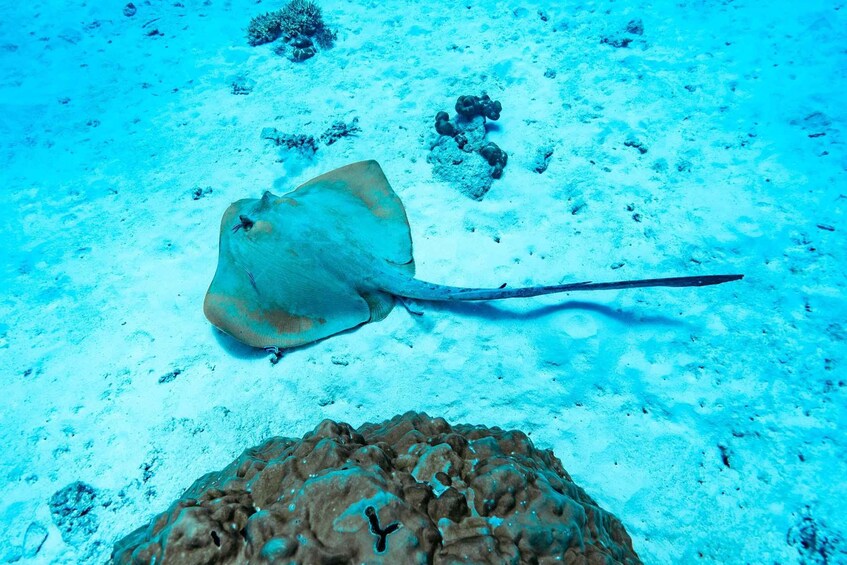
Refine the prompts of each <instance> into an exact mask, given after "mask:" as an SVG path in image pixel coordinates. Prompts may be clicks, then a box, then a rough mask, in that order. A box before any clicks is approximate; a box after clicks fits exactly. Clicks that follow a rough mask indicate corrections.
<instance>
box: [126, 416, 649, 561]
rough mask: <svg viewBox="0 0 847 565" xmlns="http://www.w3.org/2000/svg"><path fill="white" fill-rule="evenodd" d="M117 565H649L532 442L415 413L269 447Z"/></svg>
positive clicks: (155, 527)
mask: <svg viewBox="0 0 847 565" xmlns="http://www.w3.org/2000/svg"><path fill="white" fill-rule="evenodd" d="M112 558H113V562H114V563H119V564H129V563H133V564H141V563H156V564H167V563H180V564H186V565H188V564H193V563H198V564H199V563H248V562H249V563H310V564H320V563H351V564H352V563H386V564H390V563H436V564H447V563H492V564H495V563H496V564H500V563H547V562H553V561H556V562H564V563H603V564H614V563H624V564H636V563H640V561H639V559H638V556H637V555H636V554H635V552H634V551H633V549H632V544H631V541H630V538H629V536H628V535H627V533H626V531H625V530H624V528H623V525H622V524H621V523H620V522H619V521H618V519H617V518H615V517H614V516H613V515H611V514H609V513H608V512H606V511H605V510H603V509H601V508H599V507H598V506H597V504H596V503H595V502H594V501H593V500H592V499H591V498H590V497H589V496H588V495H587V494H586V493H585V491H583V490H582V489H581V488H580V487H578V486H577V485H575V484H574V483H573V481H572V480H571V478H570V477H569V476H568V474H567V473H566V472H565V470H564V469H563V468H562V465H561V463H560V462H559V460H558V459H557V458H556V457H555V456H554V455H553V453H552V452H551V451H548V450H539V449H536V448H535V447H534V446H533V445H532V442H531V441H530V440H529V438H527V436H526V435H525V434H523V433H522V432H519V431H504V430H501V429H499V428H486V427H483V426H470V425H457V426H450V425H449V424H448V423H447V422H445V421H444V420H443V419H441V418H430V417H428V416H427V415H425V414H417V413H412V412H410V413H407V414H404V415H402V416H396V417H395V418H393V419H392V420H389V421H386V422H382V423H379V424H365V425H363V426H361V427H360V428H358V429H353V428H352V427H350V426H349V425H347V424H343V423H336V422H332V421H330V420H325V421H324V422H322V423H321V424H320V425H319V426H318V427H317V428H316V429H315V430H314V431H313V432H310V433H308V434H306V435H305V436H304V437H303V439H301V440H295V439H290V438H282V437H276V438H272V439H270V440H268V441H266V442H265V443H263V444H262V445H259V446H257V447H254V448H251V449H248V450H247V451H245V452H244V453H243V454H242V455H241V456H240V457H238V458H237V459H236V460H235V461H233V462H232V463H231V464H229V465H228V466H227V467H226V468H225V469H223V470H222V471H220V472H216V473H209V474H207V475H205V476H203V477H201V478H200V479H198V480H197V481H196V482H195V483H194V484H193V485H192V486H191V487H190V488H189V489H188V490H187V491H186V492H185V493H184V494H183V496H182V497H181V498H180V499H179V500H177V501H176V502H174V503H173V504H172V505H171V507H170V508H169V509H168V510H167V511H166V512H164V513H162V514H160V515H158V516H156V517H154V518H153V519H152V520H151V521H150V523H149V524H146V525H144V526H142V527H140V528H139V529H137V530H136V531H134V532H132V533H131V534H129V535H128V536H127V537H125V538H124V539H122V540H120V541H118V542H117V543H116V544H115V548H114V551H113V555H112Z"/></svg>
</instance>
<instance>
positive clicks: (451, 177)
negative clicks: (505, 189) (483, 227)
mask: <svg viewBox="0 0 847 565" xmlns="http://www.w3.org/2000/svg"><path fill="white" fill-rule="evenodd" d="M455 108H456V117H455V119H452V120H451V119H450V115H449V114H448V113H447V112H438V113H437V114H436V115H435V131H436V132H438V134H439V135H440V136H442V138H439V139H438V140H437V141H436V142H435V144H434V145H433V146H432V147H431V152H430V155H429V157H428V159H429V162H430V163H432V164H433V165H434V166H435V172H436V174H438V175H439V176H440V177H442V178H443V179H444V180H445V181H447V182H454V183H457V184H458V185H459V188H460V190H461V191H462V192H463V193H465V194H467V195H468V196H470V197H471V198H474V199H477V200H479V199H481V198H482V197H483V196H484V195H485V193H486V192H488V190H489V188H491V179H499V178H500V177H501V176H502V175H503V168H504V167H505V166H506V163H507V161H508V155H506V152H505V151H503V150H502V149H500V147H498V145H497V144H496V143H494V142H493V141H489V140H487V139H485V134H486V129H485V123H486V120H492V121H496V120H498V119H500V112H501V111H502V110H503V106H502V105H501V104H500V102H499V101H496V100H492V99H491V97H489V96H488V95H487V94H483V95H482V96H472V95H465V96H459V98H458V99H457V100H456V107H455ZM444 138H451V139H452V140H453V141H455V144H450V143H446V142H445V141H444ZM462 153H465V154H472V155H478V156H479V157H481V158H482V159H481V160H474V159H473V158H468V157H467V156H466V155H463V154H462ZM482 164H487V165H488V167H487V175H486V176H487V177H488V178H481V175H480V174H479V172H480V171H479V169H481V168H484V167H482V166H481V165H482ZM457 168H458V170H457Z"/></svg>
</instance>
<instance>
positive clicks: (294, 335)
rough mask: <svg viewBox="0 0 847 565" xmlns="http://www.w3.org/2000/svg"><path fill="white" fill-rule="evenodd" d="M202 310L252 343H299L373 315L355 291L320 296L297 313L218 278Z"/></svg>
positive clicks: (225, 329)
mask: <svg viewBox="0 0 847 565" xmlns="http://www.w3.org/2000/svg"><path fill="white" fill-rule="evenodd" d="M203 312H204V313H205V314H206V318H208V320H209V321H210V322H211V323H212V324H213V325H214V326H215V327H217V328H218V329H220V330H221V331H223V332H225V333H227V334H229V335H231V336H232V337H234V338H235V339H237V340H239V341H241V342H242V343H246V344H247V345H250V346H252V347H280V348H291V347H298V346H301V345H305V344H307V343H311V342H313V341H318V340H321V339H323V338H325V337H329V336H331V335H333V334H337V333H339V332H343V331H345V330H349V329H351V328H355V327H356V326H358V325H361V324H363V323H365V322H368V321H369V320H370V319H371V310H370V308H369V306H368V303H367V302H365V300H363V299H362V298H361V297H360V296H358V295H356V294H351V295H343V296H339V295H325V296H321V297H318V298H316V301H315V307H314V308H311V309H310V310H309V311H308V312H301V311H297V312H296V313H295V309H293V308H290V307H288V306H286V305H283V304H280V302H279V301H274V300H268V299H267V298H266V297H262V296H261V295H258V294H257V293H256V292H255V291H254V290H253V289H252V288H247V286H246V285H244V284H240V285H238V286H237V287H233V286H229V287H227V286H226V285H216V284H215V281H213V282H212V286H211V287H210V289H209V292H208V293H207V294H206V299H205V301H204V302H203Z"/></svg>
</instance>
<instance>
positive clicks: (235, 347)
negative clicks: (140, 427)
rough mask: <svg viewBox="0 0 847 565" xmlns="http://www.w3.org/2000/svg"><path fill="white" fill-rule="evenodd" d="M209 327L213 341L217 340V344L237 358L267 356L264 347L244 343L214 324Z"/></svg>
mask: <svg viewBox="0 0 847 565" xmlns="http://www.w3.org/2000/svg"><path fill="white" fill-rule="evenodd" d="M210 328H211V332H212V335H213V336H214V338H215V341H217V342H218V345H220V346H221V348H222V349H223V350H224V351H226V352H227V353H229V354H230V355H232V356H233V357H235V358H237V359H262V358H265V357H267V356H268V352H267V351H265V350H264V349H259V348H257V347H251V346H249V345H245V344H243V343H241V342H240V341H238V340H237V339H235V338H234V337H232V336H230V335H228V334H225V333H224V332H222V331H221V330H219V329H218V328H216V327H214V326H211V325H210Z"/></svg>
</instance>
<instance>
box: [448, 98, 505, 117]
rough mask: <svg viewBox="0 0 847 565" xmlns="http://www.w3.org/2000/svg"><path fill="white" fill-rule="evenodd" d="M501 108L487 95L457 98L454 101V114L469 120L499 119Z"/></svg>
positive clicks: (498, 103)
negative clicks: (477, 118)
mask: <svg viewBox="0 0 847 565" xmlns="http://www.w3.org/2000/svg"><path fill="white" fill-rule="evenodd" d="M502 110H503V106H502V105H501V104H500V102H498V101H496V100H491V98H490V97H489V96H488V95H487V94H483V95H482V96H469V95H465V96H459V98H458V100H456V113H457V114H459V115H461V116H464V117H465V118H467V119H469V120H471V119H473V117H474V116H484V117H486V118H488V119H489V120H494V121H497V120H499V119H500V112H501V111H502Z"/></svg>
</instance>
